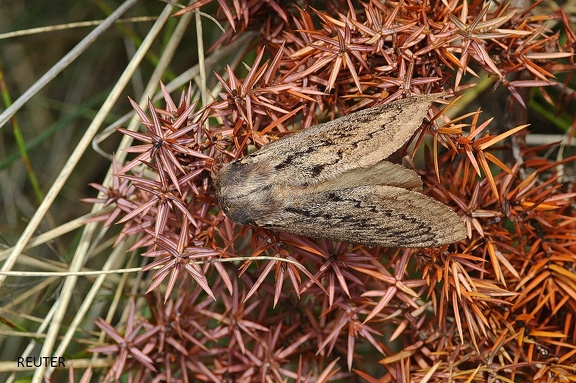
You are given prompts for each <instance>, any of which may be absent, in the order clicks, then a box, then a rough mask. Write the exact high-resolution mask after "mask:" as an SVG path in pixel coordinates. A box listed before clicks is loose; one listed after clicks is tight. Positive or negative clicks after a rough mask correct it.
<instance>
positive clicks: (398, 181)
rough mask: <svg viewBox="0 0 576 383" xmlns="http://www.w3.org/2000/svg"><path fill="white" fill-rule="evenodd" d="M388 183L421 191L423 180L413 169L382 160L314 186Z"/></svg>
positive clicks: (350, 186) (323, 188) (334, 188)
mask: <svg viewBox="0 0 576 383" xmlns="http://www.w3.org/2000/svg"><path fill="white" fill-rule="evenodd" d="M370 185H388V186H396V187H399V188H403V189H408V190H414V191H420V190H422V180H421V179H420V176H419V175H418V174H417V173H416V172H415V171H413V170H411V169H408V168H406V167H404V166H402V165H399V164H395V163H392V162H388V161H381V162H379V163H377V164H376V165H374V166H372V167H370V168H367V169H353V170H351V171H349V172H347V173H343V174H341V175H339V176H338V178H336V179H334V180H329V181H325V182H322V183H320V184H318V185H315V186H312V188H313V190H315V191H323V190H337V189H345V188H347V189H349V188H354V187H357V186H370Z"/></svg>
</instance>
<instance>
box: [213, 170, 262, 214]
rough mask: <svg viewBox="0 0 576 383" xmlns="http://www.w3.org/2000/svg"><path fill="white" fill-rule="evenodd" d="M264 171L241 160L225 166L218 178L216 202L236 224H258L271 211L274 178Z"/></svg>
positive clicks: (215, 184)
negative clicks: (271, 191) (272, 180)
mask: <svg viewBox="0 0 576 383" xmlns="http://www.w3.org/2000/svg"><path fill="white" fill-rule="evenodd" d="M264 168H265V166H264ZM264 168H263V166H261V165H260V164H258V165H255V164H253V163H251V162H250V161H246V162H245V161H243V160H238V161H234V162H231V163H229V164H227V165H225V166H224V167H223V168H222V170H220V172H218V174H216V177H215V179H214V188H215V192H216V198H217V199H218V203H219V205H220V207H221V208H222V210H224V213H226V215H227V216H228V217H229V218H231V219H232V220H233V221H236V222H239V223H244V224H255V223H257V221H259V218H261V217H263V215H266V212H268V211H269V210H270V209H271V204H273V201H272V199H273V198H272V197H271V193H270V189H271V188H272V187H273V183H272V182H271V179H272V178H273V177H272V173H270V172H269V171H266V169H264Z"/></svg>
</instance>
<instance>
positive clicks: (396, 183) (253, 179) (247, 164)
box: [214, 95, 466, 247]
mask: <svg viewBox="0 0 576 383" xmlns="http://www.w3.org/2000/svg"><path fill="white" fill-rule="evenodd" d="M438 97H439V95H421V96H415V97H410V98H407V99H403V100H399V101H395V102H391V103H389V104H385V105H381V106H376V107H373V108H369V109H365V110H362V111H359V112H356V113H352V114H349V115H347V116H344V117H341V118H338V119H336V120H333V121H330V122H326V123H322V124H319V125H316V126H313V127H311V128H309V129H305V130H302V131H299V132H297V133H294V134H291V135H288V136H287V137H284V138H282V139H280V140H278V141H275V142H272V143H269V144H266V145H264V146H263V147H262V148H261V149H260V150H258V151H256V152H254V153H252V154H249V155H247V156H245V157H243V158H241V159H239V160H236V161H233V162H231V163H229V164H226V165H225V166H224V167H223V168H222V170H220V171H219V172H218V173H217V174H216V177H215V180H214V187H215V192H216V197H217V199H218V202H219V204H220V207H221V208H222V209H223V210H224V213H226V215H227V216H228V217H229V218H231V219H232V220H233V221H235V222H238V223H242V224H248V225H256V226H260V227H263V228H266V229H270V230H274V231H279V232H287V233H293V234H300V235H303V236H307V237H313V238H325V239H330V240H336V241H344V242H351V243H358V244H364V245H369V246H386V247H436V246H440V245H443V244H448V243H453V242H456V241H459V240H462V239H464V238H466V229H465V226H464V223H463V222H462V220H461V219H460V217H459V216H458V214H456V212H454V211H453V210H451V209H450V208H449V207H448V206H446V205H444V204H442V203H441V202H439V201H437V200H435V199H433V198H430V197H428V196H426V195H424V194H422V193H421V190H422V181H421V180H420V177H419V176H418V174H416V172H414V171H413V170H410V169H408V168H406V167H404V166H402V165H399V164H395V163H392V162H389V161H386V159H387V158H388V157H389V156H390V155H391V154H392V153H394V152H395V151H396V150H398V149H399V148H400V147H402V146H403V145H404V144H405V143H406V141H407V140H408V139H409V138H410V137H411V136H412V135H413V134H414V132H415V131H416V130H417V129H418V128H419V127H420V125H421V123H422V120H423V119H424V117H425V116H426V114H427V112H428V109H429V107H430V105H431V103H432V101H434V100H435V99H437V98H438Z"/></svg>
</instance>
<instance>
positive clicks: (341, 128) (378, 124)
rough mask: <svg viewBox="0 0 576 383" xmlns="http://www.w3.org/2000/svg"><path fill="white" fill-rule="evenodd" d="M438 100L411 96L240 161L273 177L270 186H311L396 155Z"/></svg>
mask: <svg viewBox="0 0 576 383" xmlns="http://www.w3.org/2000/svg"><path fill="white" fill-rule="evenodd" d="M438 97H439V95H437V94H436V95H435V94H432V95H424V96H414V97H410V98H407V99H404V100H399V101H395V102H392V103H389V104H384V105H380V106H376V107H373V108H369V109H365V110H361V111H359V112H356V113H352V114H349V115H347V116H344V117H341V118H338V119H336V120H334V121H330V122H326V123H323V124H319V125H316V126H313V127H311V128H309V129H306V130H303V131H300V132H297V133H294V134H292V135H290V136H287V137H285V138H283V139H281V140H278V141H276V142H273V143H270V144H268V145H265V146H263V147H262V148H261V149H260V150H258V151H257V152H255V153H253V154H250V155H248V156H246V157H244V158H243V159H241V160H240V163H241V164H242V165H247V166H249V165H258V166H260V167H263V169H261V170H265V171H267V172H270V173H273V174H274V182H275V183H278V184H280V183H282V184H286V185H293V186H309V185H315V184H318V183H321V182H324V181H326V180H330V179H333V178H335V177H338V176H339V175H340V174H343V173H346V172H349V171H351V170H354V169H367V168H369V167H371V166H374V165H375V164H377V163H379V162H381V161H382V160H384V159H386V158H387V157H388V156H390V155H391V154H392V153H394V152H395V151H396V150H398V149H399V148H400V147H401V146H402V145H404V143H406V141H407V140H408V139H409V138H410V137H411V136H412V135H413V134H414V132H415V131H416V130H417V129H418V128H419V127H420V125H421V124H422V120H423V119H424V117H425V116H426V114H427V112H428V109H429V107H430V104H431V103H432V101H434V100H435V99H437V98H438Z"/></svg>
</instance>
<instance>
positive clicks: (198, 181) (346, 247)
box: [90, 0, 576, 382]
mask: <svg viewBox="0 0 576 383" xmlns="http://www.w3.org/2000/svg"><path fill="white" fill-rule="evenodd" d="M208 3H211V1H208V0H205V1H199V2H197V3H195V4H193V5H191V6H189V7H187V8H185V9H183V10H182V11H181V12H179V14H180V15H181V14H185V13H186V12H191V11H196V10H198V9H199V8H200V7H202V6H204V5H206V4H208ZM214 3H216V2H214ZM301 5H302V8H296V6H295V5H294V4H290V3H285V2H278V1H273V0H270V1H266V2H260V1H246V0H235V1H225V0H222V1H218V2H217V6H218V11H217V13H216V16H217V17H222V22H223V23H227V30H226V32H225V33H224V34H223V35H222V37H221V38H220V39H219V40H218V41H217V42H216V44H215V46H216V45H220V44H223V43H229V42H230V41H232V40H233V39H235V38H237V37H238V36H240V35H241V34H242V32H244V31H247V30H248V29H256V30H257V35H256V36H257V37H256V38H255V39H254V49H253V50H252V53H254V52H255V58H254V59H253V61H252V64H251V65H250V64H248V65H246V71H245V72H246V73H245V76H244V78H242V77H241V76H240V75H239V74H238V73H241V71H235V70H234V68H232V67H227V68H226V71H225V72H224V73H221V74H218V73H215V78H216V80H217V81H218V83H219V85H220V86H221V89H222V92H221V94H220V95H219V98H218V99H217V100H215V101H214V102H212V103H208V104H206V105H203V106H199V105H198V103H197V102H196V101H195V100H192V92H191V89H188V91H186V92H182V95H181V96H180V99H179V101H178V102H177V103H176V102H174V101H173V99H172V98H171V96H170V94H169V92H168V91H167V90H166V88H164V87H162V90H163V96H164V104H165V109H160V108H159V107H157V106H155V104H154V103H153V102H152V101H149V102H148V105H147V106H148V110H147V111H146V110H144V109H143V108H141V107H139V106H138V105H137V104H136V103H135V102H132V105H133V107H134V109H135V111H136V113H137V114H138V116H139V118H140V120H141V122H142V125H143V126H144V130H143V131H142V132H133V131H130V130H127V129H119V131H120V132H121V133H123V134H125V135H128V136H130V137H132V138H134V139H136V140H138V141H140V142H142V143H143V145H137V146H132V147H131V148H130V149H128V152H129V153H135V157H133V158H132V159H131V160H130V161H129V162H128V163H127V164H125V165H123V167H122V168H121V169H117V167H118V166H117V167H116V169H117V173H116V175H115V181H114V183H113V185H112V186H110V187H104V186H100V185H93V186H94V187H95V188H96V189H98V190H99V191H100V192H102V194H105V196H104V197H102V198H100V199H92V200H90V201H91V202H106V203H109V204H114V206H115V210H113V211H112V212H111V213H108V215H106V216H102V217H100V218H98V219H99V220H103V221H105V222H106V224H110V223H111V222H112V221H115V220H117V218H118V217H119V215H120V214H121V213H124V215H123V217H122V218H121V219H120V220H119V221H118V222H119V223H121V224H122V225H123V226H122V232H121V233H120V234H119V237H118V240H117V243H118V241H122V240H124V239H126V238H128V237H134V238H137V241H136V242H135V244H134V245H133V246H132V249H143V250H144V253H143V255H144V256H145V257H147V258H150V259H151V262H150V263H148V264H147V265H146V266H145V268H144V271H152V272H153V275H152V276H151V277H150V280H149V281H148V285H147V286H146V288H145V289H144V291H146V293H147V300H146V301H145V302H144V301H142V300H141V301H140V305H142V306H146V307H147V309H146V310H144V312H148V315H144V314H142V315H141V314H140V313H139V312H138V311H134V307H135V306H134V303H131V304H130V306H129V307H130V315H129V316H128V319H127V320H126V323H125V324H124V325H123V326H122V327H123V328H124V330H119V329H116V328H114V327H113V326H112V324H109V323H107V322H105V321H103V320H98V321H97V325H98V326H99V327H100V328H101V329H102V330H103V331H104V332H105V333H106V335H107V338H108V342H109V344H107V345H99V346H97V347H94V348H93V349H92V351H93V352H104V353H108V354H112V355H114V358H115V360H116V362H115V363H114V365H113V366H112V367H111V369H110V370H109V371H108V377H109V378H110V379H112V380H114V379H116V380H119V379H120V378H121V377H123V376H126V377H129V379H131V381H135V382H137V381H170V382H186V381H211V382H284V381H297V382H306V381H316V382H326V381H368V382H377V381H378V382H380V381H390V382H392V381H394V382H406V381H411V380H416V381H426V382H446V381H468V382H472V381H478V382H479V381H510V382H511V381H528V380H530V381H539V382H540V381H541V382H544V381H547V382H549V381H570V380H573V379H574V376H576V372H575V371H574V370H575V369H574V365H575V363H576V332H575V331H574V329H575V328H576V322H575V316H576V300H575V299H574V297H576V270H575V268H574V265H575V264H576V246H575V244H576V220H575V218H574V216H575V211H574V197H576V191H575V190H574V182H573V179H572V178H570V177H568V176H567V175H566V174H565V173H566V171H565V169H566V168H568V167H569V166H571V167H572V168H573V166H574V160H575V159H576V157H566V158H558V159H556V160H550V159H549V158H546V157H545V156H544V154H545V153H546V151H547V150H550V149H551V148H553V146H551V145H549V146H540V147H538V146H536V147H529V146H527V145H526V144H525V143H524V142H523V137H524V135H525V134H526V131H527V129H526V126H527V125H526V124H525V121H517V123H516V125H518V126H517V127H516V128H513V129H505V130H504V131H502V129H501V128H499V127H494V124H493V122H492V121H491V120H486V121H482V114H481V113H480V112H479V111H476V112H471V113H468V114H464V115H462V116H459V117H452V118H449V117H447V116H446V111H450V109H452V108H453V107H454V104H455V103H454V102H452V103H451V104H450V105H449V106H448V107H446V108H444V110H443V113H442V114H440V113H439V114H438V115H437V116H436V118H435V119H432V118H431V120H435V124H436V125H438V126H428V125H426V127H425V128H423V129H422V130H421V132H420V133H419V135H418V136H417V137H415V138H414V140H413V141H414V142H415V145H413V146H411V149H407V152H408V154H409V155H410V158H414V155H415V154H416V153H417V152H419V151H421V150H422V151H425V152H426V155H425V159H424V165H421V166H418V165H414V167H415V168H416V169H417V171H418V172H419V174H420V175H421V177H422V180H423V182H424V185H425V186H426V193H428V194H430V195H432V196H433V197H434V198H436V199H438V200H440V201H441V202H443V203H445V204H448V205H450V206H452V207H453V209H455V210H456V211H457V212H458V213H459V214H460V216H461V217H462V219H463V220H464V221H465V222H466V225H467V229H468V236H469V239H468V240H465V241H461V242H459V243H457V244H454V245H449V246H443V247H441V248H438V249H421V250H415V249H385V248H365V247H362V246H355V245H351V244H346V243H333V242H329V241H325V240H314V239H309V238H303V237H299V236H295V235H290V234H285V233H274V232H269V231H266V230H264V229H260V228H256V227H249V226H241V225H237V224H234V223H233V222H231V221H230V220H229V219H228V218H227V217H226V216H225V215H224V214H223V213H222V211H221V210H220V209H219V207H218V205H217V204H216V201H215V199H214V197H213V193H212V190H211V183H212V181H211V180H212V175H213V174H215V173H216V172H217V171H218V170H219V169H220V168H221V166H222V164H224V163H226V162H228V161H231V160H233V159H237V158H240V157H242V156H243V155H245V154H246V153H248V152H249V151H251V150H253V149H254V148H258V147H260V146H262V145H264V144H265V143H267V142H269V141H271V140H275V139H277V138H279V137H282V136H284V135H285V134H289V132H288V130H289V129H288V127H290V126H293V125H297V124H299V128H300V129H306V128H308V127H309V126H311V125H313V124H315V123H316V122H318V121H319V120H320V119H326V118H333V117H335V116H336V115H337V114H347V113H350V112H352V111H355V110H359V109H362V108H366V107H369V106H373V105H376V104H377V103H380V102H382V101H384V102H389V101H391V100H394V99H398V98H402V97H404V96H409V95H410V94H411V93H432V92H439V91H448V92H454V93H465V92H466V91H469V90H471V89H473V87H474V85H475V81H479V80H475V79H477V78H479V77H480V76H481V73H482V74H484V75H491V76H494V78H495V80H494V84H495V86H499V87H502V88H505V89H506V90H507V94H508V95H509V96H510V98H509V100H510V102H511V103H518V104H520V105H522V106H526V105H527V104H528V100H527V99H525V98H524V96H523V95H524V92H523V91H522V89H523V88H533V89H537V90H538V92H540V94H542V96H543V97H544V98H545V99H547V100H549V101H552V100H554V99H556V97H555V96H554V95H553V94H554V93H553V92H556V89H558V88H561V86H560V85H561V84H560V83H559V82H557V80H556V78H555V73H558V72H559V71H560V70H562V69H567V68H569V69H573V68H574V66H573V62H572V54H573V48H574V46H575V44H576V36H575V35H574V33H573V32H572V31H571V30H570V26H569V24H568V17H567V15H566V14H565V13H564V11H562V10H559V11H557V12H556V13H555V14H554V15H553V16H552V17H553V18H554V19H555V20H557V21H558V23H559V24H558V26H559V28H563V30H562V33H552V32H551V31H550V30H548V29H547V27H546V26H544V24H543V19H542V17H540V16H538V15H532V14H531V11H532V9H533V7H534V6H532V7H530V8H528V9H524V10H519V9H514V8H513V6H512V5H511V4H509V3H499V4H496V3H494V4H486V3H484V2H481V1H473V2H471V3H469V2H461V1H456V0H454V1H445V2H439V1H434V2H424V3H422V2H417V1H413V0H403V1H398V2H387V3H382V2H378V1H368V2H366V3H361V4H355V3H353V2H350V1H348V2H345V1H336V0H334V1H329V2H327V3H326V5H325V8H323V9H315V8H312V7H311V6H310V5H309V4H308V2H304V4H301ZM254 26H256V28H254ZM560 35H562V36H564V40H561V39H560V38H559V36H560ZM562 41H563V42H562ZM265 57H268V58H269V59H268V60H265ZM247 60H248V58H247ZM563 60H565V61H563ZM566 60H567V61H566ZM550 89H554V91H551V90H550ZM564 93H565V94H566V95H569V96H570V97H572V98H573V95H574V93H573V92H572V93H570V92H568V86H567V84H564ZM492 129H495V130H496V131H501V132H500V133H497V134H493V133H489V132H488V131H489V130H492ZM429 135H431V136H432V139H431V148H430V147H426V148H425V150H424V146H426V145H425V144H424V142H425V141H424V140H425V138H426V136H429ZM511 137H512V138H513V141H510V140H509V139H510V138H511ZM496 145H500V146H496ZM402 154H403V153H402ZM415 162H416V161H415ZM237 257H242V262H241V263H238V261H237V259H238V258H237ZM265 257H274V258H273V260H270V259H268V260H266V259H264V258H265ZM189 277H191V278H189ZM164 281H165V282H166V283H165V284H164V283H163V282H164ZM144 291H141V292H142V293H144ZM159 291H161V292H162V293H159ZM161 295H163V298H162V299H161V298H160V296H161ZM140 311H142V310H140ZM121 334H123V335H121ZM122 379H124V378H122ZM126 379H128V378H126Z"/></svg>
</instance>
